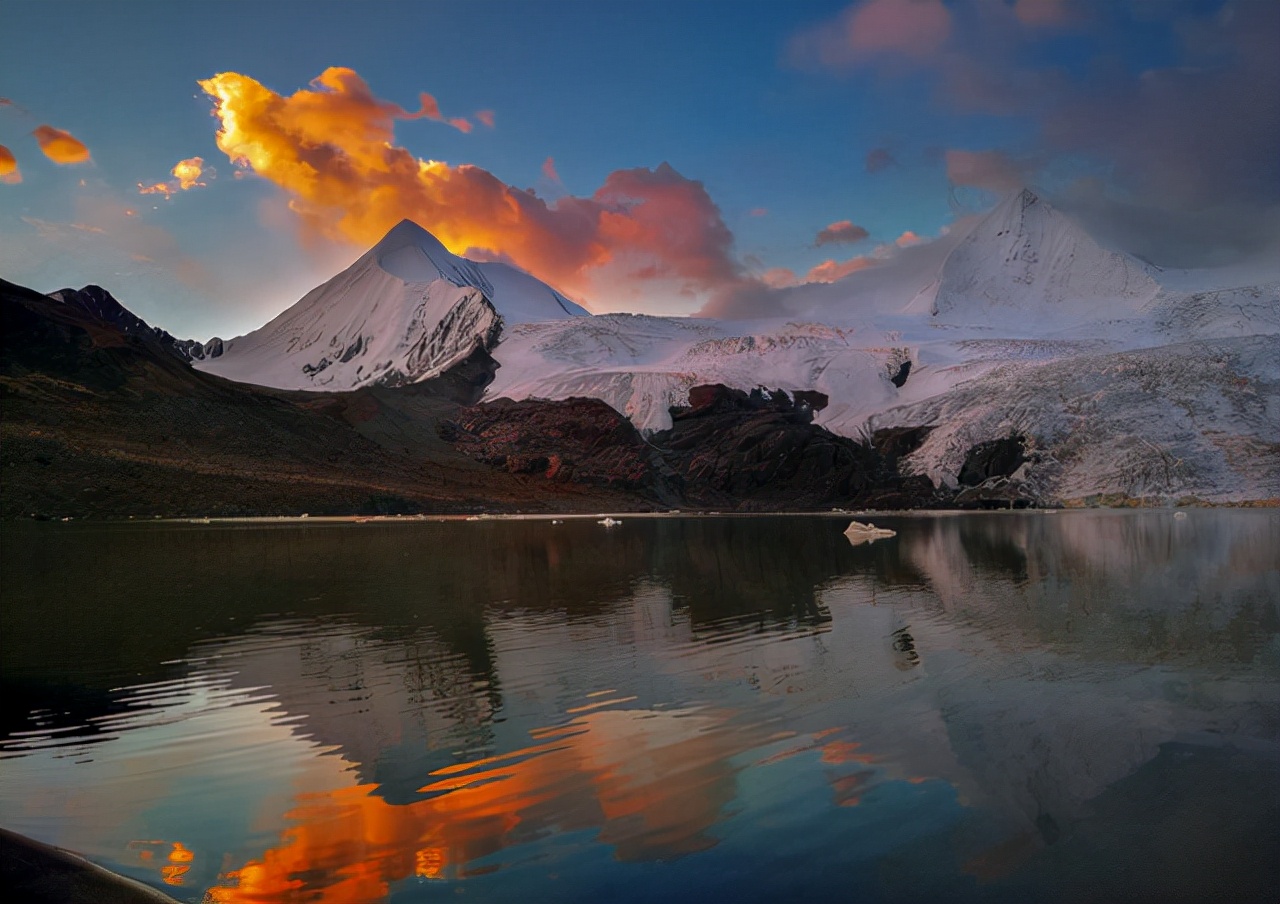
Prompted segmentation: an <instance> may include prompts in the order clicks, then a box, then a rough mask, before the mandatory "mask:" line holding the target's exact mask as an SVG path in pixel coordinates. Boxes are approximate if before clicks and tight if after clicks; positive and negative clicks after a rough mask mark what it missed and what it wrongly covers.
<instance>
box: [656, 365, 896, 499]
mask: <svg viewBox="0 0 1280 904" xmlns="http://www.w3.org/2000/svg"><path fill="white" fill-rule="evenodd" d="M671 421H672V425H671V429H670V430H665V431H662V432H661V433H657V434H655V435H654V436H653V444H654V445H655V446H657V447H658V448H659V449H661V450H662V451H663V453H664V454H665V455H666V457H667V460H668V461H669V462H670V463H671V465H672V467H673V468H674V469H675V471H676V473H678V474H679V475H680V476H681V478H682V479H683V481H684V487H685V494H686V497H687V498H688V500H689V501H690V502H691V503H693V504H695V505H703V506H721V505H733V506H735V507H743V508H755V507H762V508H774V507H778V506H784V505H785V506H790V507H794V508H797V509H805V508H819V507H826V506H830V505H832V504H845V503H852V502H853V501H855V500H858V499H861V498H863V497H865V496H866V495H867V493H868V491H869V490H870V489H871V488H872V487H873V486H874V485H875V483H876V481H877V477H878V474H879V470H880V459H879V456H878V455H877V454H876V453H875V451H874V450H873V449H871V448H870V447H868V446H865V445H860V444H858V443H856V442H854V441H853V440H850V439H847V438H845V437H842V436H836V435H835V434H833V433H831V432H830V431H829V430H825V429H823V428H822V427H817V426H814V424H813V423H812V421H813V410H812V408H811V407H810V406H809V405H805V404H801V405H797V404H795V402H794V401H793V400H792V399H791V397H790V396H789V395H787V393H785V392H782V391H780V390H778V391H773V392H765V391H763V390H759V389H757V390H754V391H752V392H750V393H747V392H743V391H742V390H738V389H730V388H728V387H726V386H721V385H714V386H698V387H695V388H694V389H692V390H690V392H689V405H688V406H686V407H677V408H672V409H671Z"/></svg>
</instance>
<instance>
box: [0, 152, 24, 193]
mask: <svg viewBox="0 0 1280 904" xmlns="http://www.w3.org/2000/svg"><path fill="white" fill-rule="evenodd" d="M21 181H22V171H21V170H19V169H18V158H17V157H14V156H13V151H11V150H9V149H8V148H7V147H5V146H4V145H3V144H0V182H4V183H6V184H8V185H16V184H17V183H19V182H21Z"/></svg>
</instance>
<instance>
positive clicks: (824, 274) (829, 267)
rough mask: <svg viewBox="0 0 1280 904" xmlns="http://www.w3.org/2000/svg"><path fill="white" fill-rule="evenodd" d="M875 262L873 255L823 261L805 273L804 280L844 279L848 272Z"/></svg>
mask: <svg viewBox="0 0 1280 904" xmlns="http://www.w3.org/2000/svg"><path fill="white" fill-rule="evenodd" d="M875 264H876V258H874V257H866V256H863V257H852V258H850V259H849V260H847V261H839V262H838V261H834V260H828V261H823V262H822V263H820V264H818V265H817V266H816V267H813V268H812V269H810V270H809V272H808V273H807V274H805V278H804V281H805V282H811V283H814V282H820V283H833V282H835V281H836V280H838V279H844V278H845V277H846V276H848V275H849V274H850V273H857V272H858V271H859V270H865V269H867V267H872V266H874V265H875Z"/></svg>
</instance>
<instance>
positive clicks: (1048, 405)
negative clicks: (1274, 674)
mask: <svg viewBox="0 0 1280 904" xmlns="http://www.w3.org/2000/svg"><path fill="white" fill-rule="evenodd" d="M909 251H911V252H916V253H914V254H910V253H904V254H903V255H901V256H900V257H899V258H897V259H891V260H889V261H887V262H885V263H884V264H882V265H879V266H874V267H871V268H868V269H865V270H863V271H859V272H857V273H855V274H853V275H852V276H850V277H848V278H846V279H844V280H841V281H839V282H837V283H834V284H831V285H827V286H802V287H799V288H798V289H795V290H791V291H792V293H793V294H791V295H787V296H782V297H780V298H779V299H778V304H779V310H780V311H785V312H788V314H787V315H786V316H778V317H774V318H766V319H759V320H753V321H733V320H711V319H693V318H671V317H651V316H644V315H629V314H611V315H601V316H578V315H583V314H585V313H586V312H585V311H584V310H583V309H582V308H579V307H578V306H577V305H574V304H573V303H572V302H570V301H568V300H567V299H565V298H564V297H563V296H562V295H560V294H559V293H557V292H555V290H553V289H551V288H550V287H548V286H546V285H544V284H543V283H541V282H538V281H537V280H536V279H534V278H533V277H531V276H529V275H527V274H525V273H522V272H520V271H518V270H514V269H513V268H510V267H507V266H505V265H503V264H494V263H477V262H473V261H469V260H466V259H464V258H461V257H458V256H456V255H453V254H450V253H449V252H448V251H447V250H446V249H445V248H444V247H443V246H442V245H441V244H440V243H439V242H438V241H436V240H435V239H434V238H433V237H432V236H430V234H428V233H427V232H425V231H424V230H422V229H421V228H419V227H417V226H416V225H414V224H412V223H402V224H400V225H399V226H397V227H396V228H395V229H393V230H392V231H391V232H390V233H389V234H388V235H387V237H386V238H385V239H383V241H381V242H379V243H378V245H376V246H375V247H374V248H373V249H372V250H370V251H369V253H368V254H366V255H364V256H363V257H362V258H360V260H359V261H357V262H356V263H355V264H353V265H352V266H351V267H350V268H349V269H348V270H346V271H344V272H343V273H341V274H339V275H338V276H336V277H334V278H333V279H332V280H330V281H329V282H327V283H325V284H324V285H322V286H320V287H319V288H317V289H315V290H314V291H313V292H311V293H310V294H308V295H307V296H306V297H305V298H303V299H302V300H301V301H300V302H298V304H296V305H294V306H293V307H292V308H290V309H289V310H288V311H286V312H285V313H283V314H281V315H280V316H279V317H277V318H276V319H275V320H273V321H272V322H271V323H269V324H267V325H266V326H265V327H263V328H262V329H260V330H257V331H255V332H253V333H250V334H248V335H247V336H243V337H240V338H239V339H235V340H232V341H231V342H228V343H225V345H224V351H223V354H222V356H221V357H219V358H216V359H208V360H205V361H201V362H197V363H196V366H197V367H200V368H202V369H205V370H209V371H211V372H215V373H218V374H221V375H223V376H226V377H230V378H232V379H236V380H241V381H245V382H252V383H261V384H266V385H269V386H277V387H282V388H289V389H327V390H341V389H348V388H353V387H356V386H362V385H369V384H375V383H383V384H393V385H394V384H399V383H406V382H413V381H417V380H421V379H425V378H427V377H430V376H433V375H435V374H437V373H440V372H441V371H443V370H445V369H447V368H448V367H449V366H451V365H452V364H453V363H455V362H457V361H459V360H461V359H462V358H464V357H465V356H466V355H468V354H469V353H470V352H471V351H473V350H474V349H475V348H476V347H477V346H483V347H485V348H486V349H488V350H489V352H490V354H491V355H492V356H493V358H494V359H495V360H496V361H497V363H498V365H499V366H498V369H497V372H496V376H495V379H494V382H493V383H492V385H491V386H490V387H489V388H488V391H487V396H486V397H487V398H490V399H496V398H504V397H505V398H511V399H516V400H520V399H526V398H544V399H566V398H571V397H575V396H586V397H594V398H599V399H602V400H604V401H605V402H607V403H609V404H610V405H611V406H613V407H614V408H616V409H617V410H618V411H620V412H622V413H623V414H625V415H626V416H627V417H629V418H630V419H631V420H632V421H633V422H634V423H635V425H636V426H637V427H639V428H640V429H641V430H646V431H655V430H661V429H665V428H667V427H669V426H670V425H671V420H670V415H669V411H668V410H669V408H670V407H671V406H673V405H683V404H685V403H687V400H688V392H689V389H690V388H691V387H693V386H697V385H700V384H707V383H723V384H726V385H728V386H731V387H735V388H739V389H753V388H756V387H765V388H768V389H783V390H787V391H789V392H793V391H796V390H817V391H819V392H821V393H824V394H825V395H826V396H827V397H828V399H829V403H828V404H827V406H826V407H825V408H823V409H822V410H820V411H819V412H818V413H817V417H816V421H817V423H819V424H821V425H823V426H825V427H827V428H828V429H830V430H832V431H833V432H836V433H840V434H843V435H846V436H856V435H859V434H860V433H862V432H864V431H865V430H867V429H868V428H870V427H879V426H920V425H926V426H930V427H932V428H934V429H933V430H932V432H931V433H929V435H928V438H927V440H926V441H925V442H924V444H923V445H922V446H921V447H920V448H919V449H918V450H917V451H916V452H915V453H914V454H913V455H912V457H911V458H910V459H908V461H907V467H908V468H910V469H914V470H915V471H916V472H918V473H924V474H928V475H929V476H930V477H931V478H932V479H933V480H935V481H941V482H944V483H954V481H955V480H956V478H957V475H958V472H959V468H960V466H961V462H962V461H963V459H964V456H965V454H966V451H967V450H968V449H969V448H971V447H972V446H973V445H974V444H976V443H981V442H985V441H987V440H989V439H992V438H995V437H997V436H1008V435H1009V434H1011V433H1018V434H1020V435H1023V436H1026V437H1029V438H1030V443H1031V446H1030V448H1031V450H1032V452H1033V453H1034V458H1035V462H1037V464H1035V466H1034V467H1033V468H1032V469H1031V470H1032V471H1034V472H1035V473H1034V474H1031V477H1032V478H1034V480H1035V481H1037V483H1036V487H1037V492H1038V493H1039V494H1040V498H1043V499H1046V500H1051V499H1054V500H1063V499H1078V498H1083V497H1084V496H1087V495H1090V494H1096V493H1116V494H1122V495H1130V496H1140V495H1152V494H1156V495H1159V494H1166V495H1188V494H1190V495H1199V496H1203V497H1206V498H1214V499H1220V500H1228V499H1247V498H1255V499H1256V498H1269V497H1274V496H1278V495H1280V465H1277V464H1276V462H1277V460H1280V370H1278V368H1280V356H1277V355H1276V354H1275V353H1274V350H1275V348H1277V347H1278V345H1280V280H1277V279H1274V278H1265V279H1258V278H1256V277H1255V276H1253V275H1250V274H1241V273H1238V272H1237V273H1233V274H1227V273H1194V272H1172V271H1162V270H1160V269H1159V268H1156V267H1152V266H1150V265H1147V264H1145V263H1143V262H1141V261H1139V260H1137V259H1136V258H1133V257H1131V256H1128V255H1126V254H1124V253H1122V252H1120V251H1116V250H1109V249H1106V248H1104V247H1102V246H1101V245H1100V244H1098V243H1097V242H1096V241H1095V240H1094V239H1093V238H1092V237H1090V236H1089V235H1088V233H1087V232H1085V230H1083V229H1082V228H1081V227H1080V226H1079V225H1078V224H1076V223H1074V222H1073V221H1072V220H1071V219H1070V218H1068V217H1066V216H1065V215H1063V214H1061V213H1060V212H1058V211H1056V210H1054V209H1053V208H1052V207H1051V206H1050V205H1049V204H1048V203H1046V202H1045V201H1043V200H1042V199H1040V198H1038V197H1037V196H1036V195H1034V194H1032V193H1031V192H1028V191H1023V192H1020V193H1018V194H1015V195H1013V196H1011V197H1009V198H1008V199H1006V200H1005V201H1004V202H1003V203H1001V204H1000V205H998V206H997V207H996V208H995V209H994V210H992V211H991V212H990V213H988V214H987V215H986V216H984V217H981V218H978V219H975V220H973V221H971V222H968V223H965V224H964V226H963V228H960V229H957V230H956V232H954V233H953V234H951V235H949V236H947V237H946V238H945V239H944V240H941V241H939V242H937V243H934V246H933V247H931V248H921V249H909ZM1024 476H1025V475H1024Z"/></svg>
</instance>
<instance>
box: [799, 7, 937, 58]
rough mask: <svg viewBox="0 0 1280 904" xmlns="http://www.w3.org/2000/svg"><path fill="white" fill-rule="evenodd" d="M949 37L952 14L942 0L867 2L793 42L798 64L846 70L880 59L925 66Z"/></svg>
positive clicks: (803, 34) (847, 10) (802, 34)
mask: <svg viewBox="0 0 1280 904" xmlns="http://www.w3.org/2000/svg"><path fill="white" fill-rule="evenodd" d="M950 36H951V13H950V11H948V9H947V8H946V6H944V5H943V4H942V2H941V0H868V2H866V3H859V4H855V5H853V6H851V7H849V8H848V9H846V10H845V11H844V12H843V13H841V14H840V15H839V16H837V17H836V18H835V19H834V20H833V21H830V22H827V23H824V24H823V25H820V26H818V27H817V28H814V29H811V30H809V31H807V32H803V33H801V34H799V35H797V36H796V37H795V39H794V40H793V41H792V42H791V48H790V54H791V57H792V59H793V60H794V61H795V62H797V63H800V64H812V63H817V64H819V65H821V66H828V67H832V68H844V67H848V66H854V65H858V64H860V63H864V62H866V61H867V60H868V59H869V58H872V57H876V56H897V57H903V58H907V59H910V60H914V61H916V62H924V61H926V60H927V59H928V58H929V57H930V56H931V55H933V54H935V53H936V52H937V51H938V50H940V49H941V48H942V45H943V44H945V43H946V42H947V38H949V37H950Z"/></svg>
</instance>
